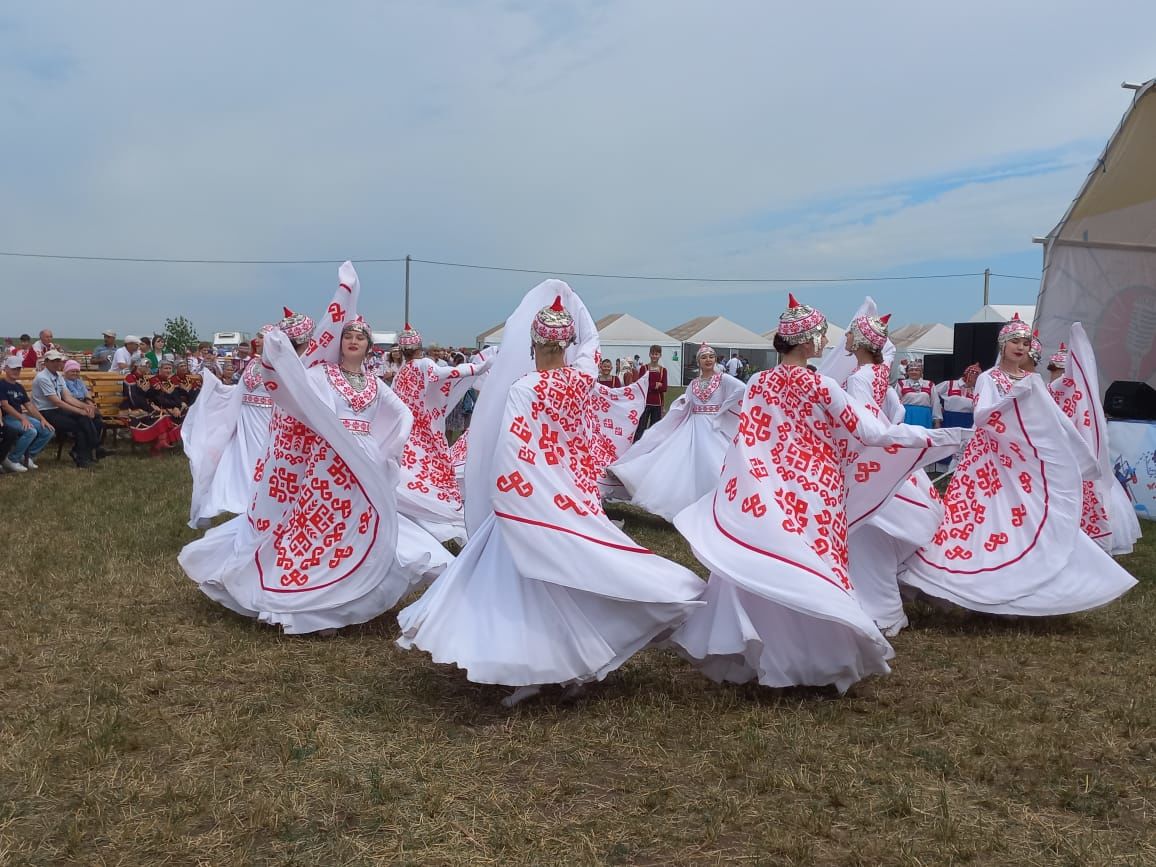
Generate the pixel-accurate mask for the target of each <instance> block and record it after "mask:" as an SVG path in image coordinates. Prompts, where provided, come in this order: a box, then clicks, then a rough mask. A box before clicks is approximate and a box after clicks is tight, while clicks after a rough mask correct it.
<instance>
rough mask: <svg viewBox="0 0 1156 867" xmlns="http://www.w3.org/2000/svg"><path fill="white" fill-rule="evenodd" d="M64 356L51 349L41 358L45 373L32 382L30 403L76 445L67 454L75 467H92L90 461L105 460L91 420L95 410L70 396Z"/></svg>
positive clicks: (41, 373)
mask: <svg viewBox="0 0 1156 867" xmlns="http://www.w3.org/2000/svg"><path fill="white" fill-rule="evenodd" d="M65 360H66V358H65V355H64V353H63V352H60V351H59V350H56V349H50V350H48V352H47V353H45V355H44V369H43V370H42V371H40V372H39V373H37V374H36V376H35V377H34V378H33V379H32V403H33V404H34V405H35V406H36V408H37V409H38V410H40V415H41V416H43V417H44V419H45V420H47V421H48V423H49V424H51V425H52V426H53V427H54V428H56V431H57V433H58V435H63V434H68V435H70V436H71V437H72V438H73V440H74V441H75V445H73V447H72V449H71V451H69V454H70V455H71V456H72V461H73V463H74V464H76V466H77V467H80V468H85V467H90V466H92V463H93V461H96V460H100V459H101V458H102V457H104V449H101V448H100V439H99V438H98V437H97V435H96V427H95V426H94V425H93V422H92V419H93V416H94V415H95V414H96V407H95V406H93V405H90V404H85V403H81V402H80V401H78V400H77V399H76V398H74V397H73V396H72V392H70V391H69V390H68V386H67V385H65V382H64V375H63V369H64V362H65Z"/></svg>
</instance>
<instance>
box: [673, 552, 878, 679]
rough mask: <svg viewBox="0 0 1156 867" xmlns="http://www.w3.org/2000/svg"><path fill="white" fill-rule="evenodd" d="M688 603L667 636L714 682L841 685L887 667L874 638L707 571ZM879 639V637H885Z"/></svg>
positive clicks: (876, 672)
mask: <svg viewBox="0 0 1156 867" xmlns="http://www.w3.org/2000/svg"><path fill="white" fill-rule="evenodd" d="M703 599H704V600H705V601H706V603H707V604H706V606H705V607H704V608H702V609H699V610H698V611H695V612H694V613H693V614H691V616H690V617H689V618H688V619H687V621H686V623H685V624H683V626H682V627H681V628H679V629H678V631H677V632H675V633H674V635H673V636H672V637H671V641H672V643H673V644H675V645H676V646H677V648H678V649H680V650H681V652H682V653H683V655H685V656H686V657H687V658H688V659H689V660H690V661H691V662H692V663H694V665H695V667H696V668H698V670H699V671H701V672H702V673H703V674H705V675H706V676H707V677H709V678H710V679H711V680H713V681H715V682H716V683H722V682H724V681H729V682H731V683H746V682H747V681H750V680H755V679H757V680H758V682H759V683H760V684H762V685H763V686H771V687H788V686H800V685H802V686H826V685H829V684H834V685H835V686H836V687H837V688H838V690H839V691H840V692H846V691H847V689H848V688H850V687H851V685H852V684H854V683H855V682H856V681H859V680H862V679H863V678H865V677H867V676H869V675H872V674H887V673H888V672H890V671H891V669H890V668H889V667H888V665H887V663H886V661H885V660H886V659H887V658H890V656H891V655H892V654H891V653H890V652H889V651H890V646H889V645H887V650H888V652H886V653H884V652H883V651H882V649H881V646H880V644H879V641H878V640H872V639H871V638H869V637H867V635H865V634H864V633H862V632H859V631H857V630H854V629H848V628H847V626H846V625H845V624H843V623H840V622H839V621H835V620H825V619H823V618H821V617H813V616H810V615H807V614H801V613H799V612H798V611H795V610H794V609H791V608H788V607H787V606H785V605H780V604H779V603H777V602H774V601H772V600H771V599H768V598H766V597H765V596H761V595H759V594H757V593H752V592H751V591H750V590H747V589H745V588H744V587H741V586H739V585H738V584H736V583H735V582H733V581H731V580H729V579H728V578H727V577H726V576H723V575H719V574H718V573H715V572H712V573H711V575H710V581H709V582H708V584H707V588H706V594H705V595H704V596H703ZM884 644H885V643H884Z"/></svg>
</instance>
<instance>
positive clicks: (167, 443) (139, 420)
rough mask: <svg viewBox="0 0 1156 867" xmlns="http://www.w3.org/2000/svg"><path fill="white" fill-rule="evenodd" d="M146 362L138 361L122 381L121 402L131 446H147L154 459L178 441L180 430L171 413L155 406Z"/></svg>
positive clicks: (145, 360)
mask: <svg viewBox="0 0 1156 867" xmlns="http://www.w3.org/2000/svg"><path fill="white" fill-rule="evenodd" d="M151 380H152V374H151V373H150V368H149V363H148V359H146V358H140V359H138V360H137V362H136V364H135V365H134V367H133V370H132V372H131V373H129V374H128V375H127V376H126V377H125V378H124V385H123V389H124V396H125V397H124V402H123V403H122V404H121V405H122V406H123V407H124V408H125V409H127V410H128V426H129V433H130V435H131V436H132V441H133V442H134V443H150V444H151V445H152V449H151V450H150V453H151V454H152V455H153V457H157V456H159V455H160V453H161V452H162V451H163V450H166V449H171V448H172V447H173V446H175V445H176V444H177V443H179V442H180V441H181V427H180V424H178V422H177V420H176V419H174V418H173V414H172V411H171V410H168V409H165V408H164V407H162V406H161V405H160V404H159V403H158V402H157V399H158V398H159V397H160V395H159V393H154V392H153V389H152V385H151Z"/></svg>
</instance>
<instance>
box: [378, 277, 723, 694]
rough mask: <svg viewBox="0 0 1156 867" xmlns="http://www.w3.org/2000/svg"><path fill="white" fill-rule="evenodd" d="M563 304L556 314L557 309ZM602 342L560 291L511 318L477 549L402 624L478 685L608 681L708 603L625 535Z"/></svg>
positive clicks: (486, 398) (684, 575)
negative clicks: (604, 499) (597, 432)
mask: <svg viewBox="0 0 1156 867" xmlns="http://www.w3.org/2000/svg"><path fill="white" fill-rule="evenodd" d="M551 300H552V301H553V303H551ZM597 349H598V331H597V329H596V328H595V326H594V321H593V319H592V318H591V317H590V314H589V313H588V312H587V310H586V307H585V305H583V304H582V301H581V299H580V298H579V297H578V296H577V295H576V294H575V293H574V292H573V290H571V289H570V287H569V286H568V285H566V284H565V283H563V282H562V281H560V280H547V281H545V282H544V283H542V284H540V285H539V286H537V287H535V288H534V289H533V290H531V291H530V292H529V293H528V294H527V295H526V297H525V298H524V299H523V300H522V303H521V304H520V305H519V306H518V308H517V310H515V311H514V313H513V314H512V315H511V316H510V317H509V319H507V320H506V325H505V330H504V334H503V338H502V350H501V352H500V353H499V355H498V357H497V360H496V361H495V363H494V366H493V368H492V370H491V372H490V378H489V381H488V382H487V383H486V387H485V388H484V389H483V390H482V393H481V396H480V397H479V400H478V405H477V407H476V408H475V410H474V420H473V423H472V424H471V426H470V436H471V438H472V439H473V442H472V443H471V446H470V451H469V456H468V459H467V464H466V477H465V488H466V519H467V522H468V525H469V530H470V535H469V541H468V542H467V543H466V546H465V548H464V549H463V550H462V553H461V554H460V555H459V556H458V558H457V560H455V561H454V563H453V565H451V566H450V568H449V569H447V570H446V572H445V573H444V574H443V575H442V576H441V577H440V578H438V579H437V580H436V581H435V582H434V583H433V585H432V586H431V587H430V589H429V590H427V591H426V593H425V594H424V595H423V596H422V597H421V599H419V600H418V601H417V602H415V603H414V604H413V605H411V606H409V607H408V608H406V609H404V610H403V611H402V612H401V613H400V614H399V615H398V623H399V624H400V626H401V637H400V638H399V639H398V644H399V645H401V646H402V647H404V648H418V649H420V650H424V651H426V652H427V653H429V654H430V655H431V656H432V657H433V659H434V661H435V662H441V663H453V664H454V665H457V666H458V667H459V668H462V669H464V670H465V671H466V676H467V677H468V678H469V679H470V680H471V681H474V682H475V683H492V684H503V685H506V686H513V687H517V689H516V690H515V691H514V692H513V693H512V694H511V695H509V696H507V697H506V698H505V699H504V700H503V704H505V705H507V706H513V705H514V704H516V703H517V702H519V701H521V700H523V699H525V698H528V697H530V696H532V695H534V694H536V693H537V692H539V691H540V690H541V688H542V686H543V685H546V684H551V683H558V684H562V685H570V686H571V687H572V689H577V688H579V687H580V686H581V684H584V683H586V682H589V681H592V680H601V679H602V678H604V677H605V676H606V675H607V674H609V673H610V672H612V671H614V670H615V669H617V668H618V667H619V666H621V665H622V663H624V662H625V661H626V660H627V659H628V658H630V656H632V655H633V654H634V653H636V652H637V651H639V650H641V649H642V648H643V647H645V646H646V645H648V644H649V643H650V642H651V641H653V640H654V639H656V638H660V637H662V636H663V635H665V634H667V633H669V631H670V630H671V629H672V628H674V627H675V626H677V625H678V623H680V622H681V621H682V620H683V619H684V618H685V617H686V615H687V613H688V612H689V611H690V610H691V609H692V608H693V607H694V606H695V605H697V604H698V603H697V602H696V600H697V599H698V597H699V595H700V594H701V593H702V588H703V584H702V582H701V581H700V580H699V579H698V578H696V577H695V576H694V574H693V573H692V572H690V571H689V570H688V569H684V568H683V567H682V566H679V565H677V564H675V563H672V562H670V561H668V560H665V559H663V558H662V557H659V556H657V555H656V554H654V553H653V552H652V551H649V550H647V549H645V548H643V547H641V546H639V545H637V544H635V542H634V541H633V540H632V539H630V538H629V537H628V536H626V535H625V534H624V533H622V532H621V531H620V530H619V529H618V528H617V527H616V526H614V525H613V524H612V523H611V522H610V521H609V519H608V518H607V517H606V515H605V514H604V513H603V511H602V507H601V504H600V502H599V492H598V476H599V474H600V471H601V468H600V467H599V466H598V463H597V461H596V460H595V459H594V457H593V456H592V454H591V453H590V450H589V446H588V444H589V442H590V441H591V439H592V437H593V436H594V431H593V427H594V426H595V425H596V424H597V421H596V419H597V416H596V415H595V414H594V413H593V412H591V411H590V409H589V407H588V403H589V401H590V399H591V395H592V393H594V390H593V385H594V373H595V357H596V355H597Z"/></svg>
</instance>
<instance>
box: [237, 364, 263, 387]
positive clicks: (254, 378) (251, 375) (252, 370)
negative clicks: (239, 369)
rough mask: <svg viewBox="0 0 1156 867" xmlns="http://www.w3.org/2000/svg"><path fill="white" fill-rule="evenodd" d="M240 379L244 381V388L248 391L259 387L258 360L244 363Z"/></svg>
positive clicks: (259, 372)
mask: <svg viewBox="0 0 1156 867" xmlns="http://www.w3.org/2000/svg"><path fill="white" fill-rule="evenodd" d="M241 381H242V382H243V383H245V388H247V389H249V391H256V390H257V389H258V388H260V387H261V383H262V377H261V364H260V362H259V361H251V362H250V363H249V364H247V365H245V372H244V373H243V374H242V375H241Z"/></svg>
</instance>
